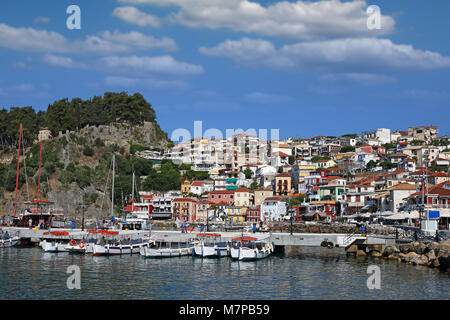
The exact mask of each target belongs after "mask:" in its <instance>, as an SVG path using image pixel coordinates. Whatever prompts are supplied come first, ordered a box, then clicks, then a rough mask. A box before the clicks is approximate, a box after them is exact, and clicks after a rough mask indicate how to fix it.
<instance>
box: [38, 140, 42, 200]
mask: <svg viewBox="0 0 450 320" xmlns="http://www.w3.org/2000/svg"><path fill="white" fill-rule="evenodd" d="M41 158H42V141H39V176H38V194H37V199H38V200H39V199H40V198H39V195H40V187H41Z"/></svg>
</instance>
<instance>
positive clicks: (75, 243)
mask: <svg viewBox="0 0 450 320" xmlns="http://www.w3.org/2000/svg"><path fill="white" fill-rule="evenodd" d="M70 245H71V246H72V247H75V246H76V245H77V242H76V241H75V240H74V239H72V240H70Z"/></svg>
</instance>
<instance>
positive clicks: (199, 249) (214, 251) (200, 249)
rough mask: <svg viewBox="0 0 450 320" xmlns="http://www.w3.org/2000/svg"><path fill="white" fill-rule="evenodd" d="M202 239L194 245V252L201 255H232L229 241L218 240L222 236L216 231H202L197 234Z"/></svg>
mask: <svg viewBox="0 0 450 320" xmlns="http://www.w3.org/2000/svg"><path fill="white" fill-rule="evenodd" d="M197 237H198V238H202V240H200V241H198V242H196V243H195V245H194V253H195V255H197V256H200V257H204V258H206V257H225V256H229V255H230V248H229V245H228V243H227V242H224V241H217V239H218V238H220V237H221V235H220V234H215V233H200V234H198V235H197Z"/></svg>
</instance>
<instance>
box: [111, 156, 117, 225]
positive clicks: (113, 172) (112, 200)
mask: <svg viewBox="0 0 450 320" xmlns="http://www.w3.org/2000/svg"><path fill="white" fill-rule="evenodd" d="M112 161H113V165H112V167H113V168H112V169H113V171H112V191H111V217H114V174H115V171H114V170H115V163H116V155H115V154H113V158H112Z"/></svg>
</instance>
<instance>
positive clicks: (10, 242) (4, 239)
mask: <svg viewBox="0 0 450 320" xmlns="http://www.w3.org/2000/svg"><path fill="white" fill-rule="evenodd" d="M19 240H20V238H19V237H10V236H9V234H8V233H5V234H0V248H9V247H13V246H15V245H16V244H17V243H19Z"/></svg>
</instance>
